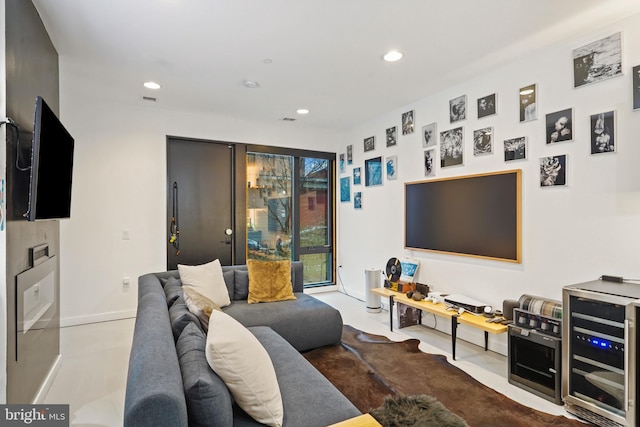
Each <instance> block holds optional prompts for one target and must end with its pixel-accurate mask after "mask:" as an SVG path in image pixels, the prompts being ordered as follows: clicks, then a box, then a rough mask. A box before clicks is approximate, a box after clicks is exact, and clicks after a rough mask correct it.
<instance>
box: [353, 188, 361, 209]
mask: <svg viewBox="0 0 640 427" xmlns="http://www.w3.org/2000/svg"><path fill="white" fill-rule="evenodd" d="M353 207H354V209H362V192H361V191H358V192H355V193H353Z"/></svg>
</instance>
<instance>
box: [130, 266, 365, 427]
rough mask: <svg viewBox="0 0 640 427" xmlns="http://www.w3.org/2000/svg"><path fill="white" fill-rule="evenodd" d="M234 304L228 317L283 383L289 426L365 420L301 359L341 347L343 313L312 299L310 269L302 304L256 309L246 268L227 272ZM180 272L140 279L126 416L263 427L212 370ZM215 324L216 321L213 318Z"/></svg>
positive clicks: (175, 426) (164, 422)
mask: <svg viewBox="0 0 640 427" xmlns="http://www.w3.org/2000/svg"><path fill="white" fill-rule="evenodd" d="M222 270H223V274H224V279H225V280H224V282H225V284H226V286H227V290H228V292H229V298H230V300H231V304H230V305H229V306H227V307H224V308H222V311H223V312H224V313H226V314H228V315H229V316H231V317H232V318H233V319H235V320H237V321H238V322H239V323H241V324H242V325H244V326H245V327H246V328H247V329H248V331H250V333H251V334H253V336H255V338H257V340H258V341H259V343H260V344H261V345H262V347H264V349H265V350H266V352H267V353H268V355H269V357H270V358H271V361H272V362H273V368H274V370H275V375H276V377H277V384H278V387H279V389H280V394H281V397H282V407H283V413H284V421H283V423H282V425H283V426H288V427H301V426H305V427H314V426H318V427H321V426H327V425H331V424H334V423H337V422H340V421H343V420H345V419H348V418H352V417H355V416H358V415H360V411H358V409H357V408H356V407H355V406H354V405H353V404H352V403H351V402H350V401H349V400H348V399H347V398H346V397H345V396H344V395H342V394H341V393H340V392H339V391H338V390H337V389H336V388H335V387H334V386H333V385H332V384H331V383H330V382H329V381H328V380H327V379H326V378H325V377H324V376H323V375H322V374H320V372H318V371H317V370H316V369H315V368H314V367H313V366H312V365H311V364H310V363H309V362H307V361H306V360H305V359H304V357H303V356H302V355H301V354H300V352H301V351H305V350H309V349H312V348H316V347H320V346H325V345H331V344H336V343H338V342H340V337H341V333H342V317H341V316H340V312H338V311H337V310H335V309H334V308H332V307H330V306H329V305H327V304H325V303H323V302H322V301H320V300H318V299H316V298H313V297H312V296H310V295H306V294H304V293H303V292H302V291H303V275H302V273H303V272H302V263H301V262H292V263H291V283H292V285H293V291H294V295H295V297H296V299H295V300H289V301H278V302H269V303H260V304H248V303H247V295H248V282H249V280H248V271H247V266H246V265H240V266H225V267H222ZM181 287H182V285H181V283H180V275H179V274H178V271H177V270H175V271H169V272H162V273H149V274H145V275H143V276H140V277H139V279H138V307H137V317H136V323H135V327H134V336H133V343H132V348H131V355H130V359H129V371H128V377H127V388H126V397H125V408H124V426H125V427H134V426H135V427H145V426H149V427H162V426H166V427H181V426H211V427H214V426H235V427H240V426H242V427H244V426H256V425H264V424H261V423H259V422H257V421H255V420H254V419H253V418H252V417H251V416H249V415H247V413H246V412H245V411H243V410H242V409H241V408H240V407H239V405H238V404H237V402H235V399H234V398H233V396H232V395H231V394H230V393H229V390H228V389H227V386H226V385H225V383H224V382H223V380H222V379H221V378H220V377H219V376H218V375H216V373H215V372H214V371H213V370H212V369H211V368H210V366H209V364H208V363H207V359H206V354H205V352H206V351H205V346H206V340H207V334H206V332H205V331H204V330H203V327H202V325H201V322H200V321H199V320H198V318H197V317H196V316H195V315H194V314H193V313H191V312H190V311H189V309H188V308H187V306H186V304H185V303H184V301H183V299H184V295H182V294H181ZM212 318H213V317H212Z"/></svg>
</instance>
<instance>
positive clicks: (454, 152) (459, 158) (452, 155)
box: [440, 126, 464, 168]
mask: <svg viewBox="0 0 640 427" xmlns="http://www.w3.org/2000/svg"><path fill="white" fill-rule="evenodd" d="M463 161H464V128H463V127H462V126H460V127H457V128H454V129H449V130H446V131H444V132H440V167H441V168H446V167H448V166H457V165H462V164H463Z"/></svg>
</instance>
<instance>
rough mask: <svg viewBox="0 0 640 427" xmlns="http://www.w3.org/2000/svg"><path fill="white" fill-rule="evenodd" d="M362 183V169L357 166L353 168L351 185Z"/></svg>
mask: <svg viewBox="0 0 640 427" xmlns="http://www.w3.org/2000/svg"><path fill="white" fill-rule="evenodd" d="M360 184H362V169H360V168H359V167H357V168H353V185H360Z"/></svg>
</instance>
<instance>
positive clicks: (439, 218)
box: [404, 169, 522, 263]
mask: <svg viewBox="0 0 640 427" xmlns="http://www.w3.org/2000/svg"><path fill="white" fill-rule="evenodd" d="M521 175H522V171H521V170H520V169H514V170H507V171H499V172H490V173H482V174H475V175H466V176H457V177H451V178H442V179H432V180H427V181H416V182H407V183H405V222H404V224H405V236H404V237H405V248H406V249H416V250H424V251H429V252H439V253H447V254H453V255H464V256H470V257H476V258H485V259H491V260H498V261H506V262H513V263H520V262H521V256H522V230H521V228H522V223H521V216H522V213H521V204H522V195H521V189H522V178H521Z"/></svg>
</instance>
